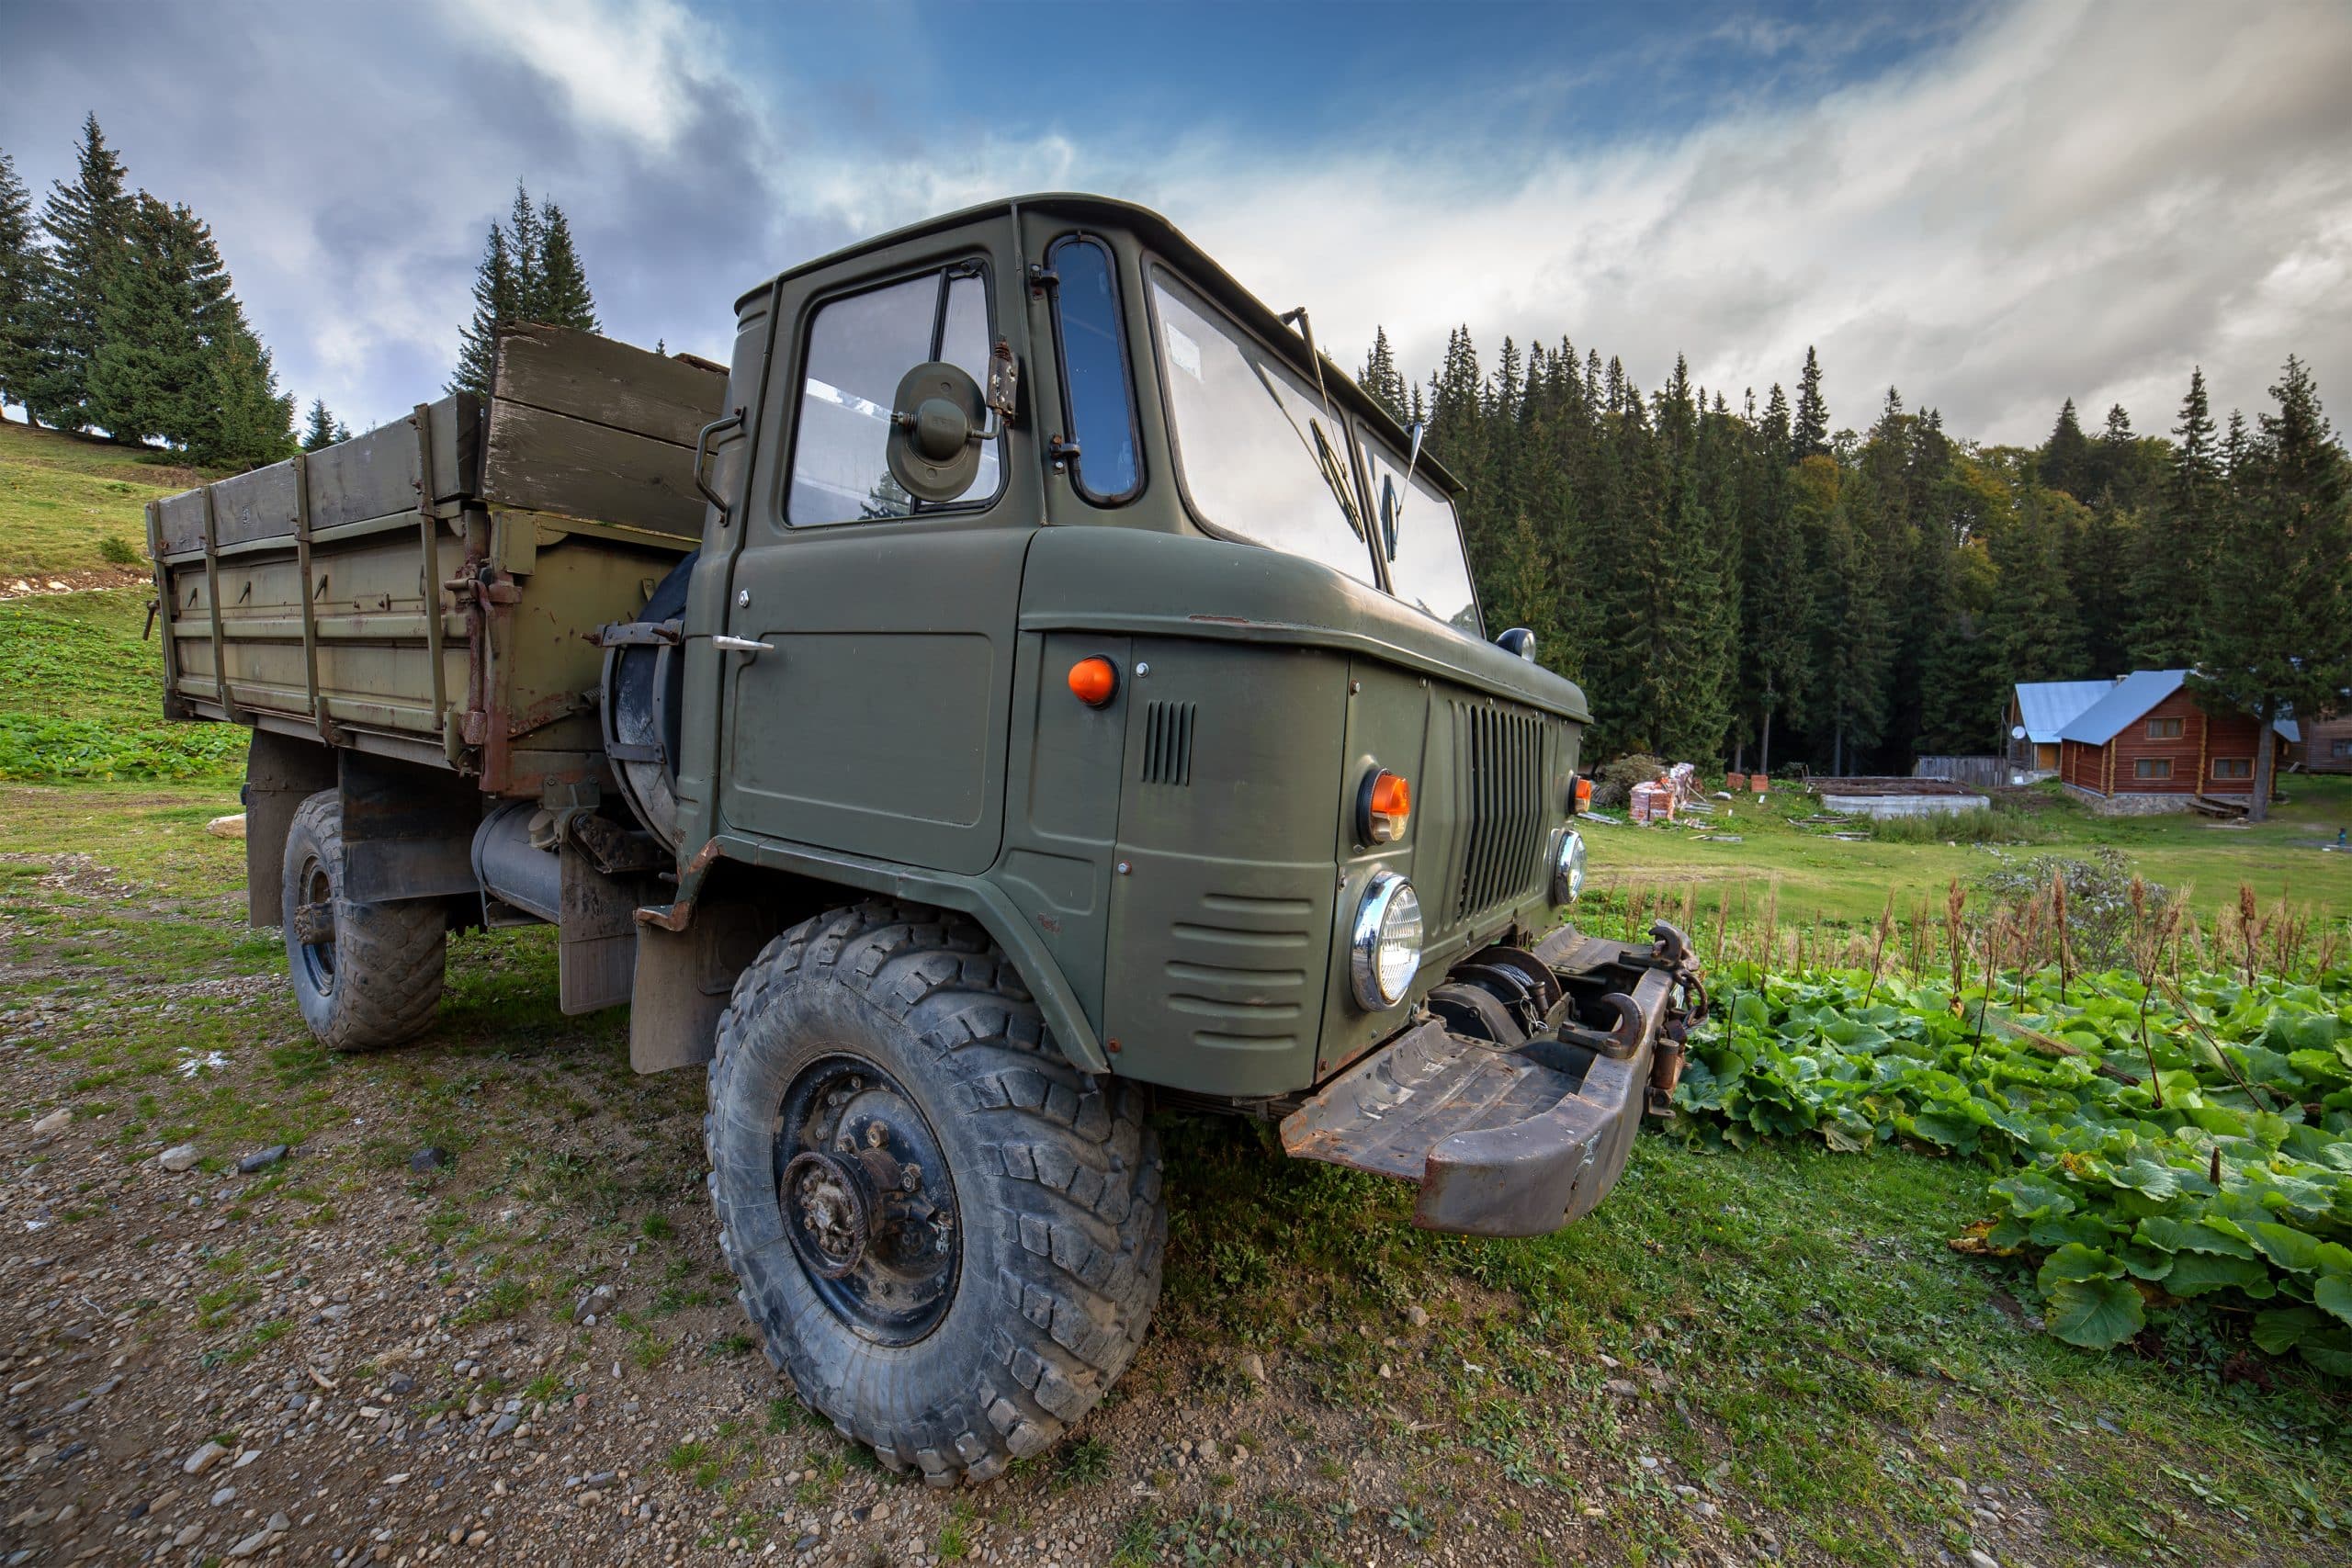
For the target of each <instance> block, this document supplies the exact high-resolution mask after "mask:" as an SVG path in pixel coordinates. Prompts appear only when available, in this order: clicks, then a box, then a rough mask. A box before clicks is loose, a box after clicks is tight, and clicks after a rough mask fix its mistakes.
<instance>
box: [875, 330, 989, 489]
mask: <svg viewBox="0 0 2352 1568" xmlns="http://www.w3.org/2000/svg"><path fill="white" fill-rule="evenodd" d="M987 423H988V405H987V401H986V400H985V399H984V398H983V397H982V396H981V394H980V384H979V383H978V381H975V380H974V379H972V377H971V373H970V372H969V371H967V370H962V369H959V368H957V367H956V366H953V365H948V364H944V363H940V362H933V363H932V364H929V365H918V366H916V367H914V368H913V369H911V370H910V371H908V372H907V374H906V377H905V378H904V379H902V380H901V381H899V391H898V395H897V396H896V397H895V398H893V399H892V400H891V402H890V439H889V442H888V445H887V446H885V447H884V449H883V455H884V459H885V461H887V462H888V465H889V468H890V477H891V478H892V479H896V480H897V481H898V483H899V489H901V490H903V491H906V492H907V493H908V494H909V495H911V496H913V497H915V498H916V499H917V500H919V501H953V500H955V499H956V497H957V496H959V495H962V494H963V493H964V492H965V491H967V490H969V489H971V488H972V480H973V479H974V478H976V477H977V476H978V473H979V471H980V446H981V442H982V439H983V437H982V435H981V431H982V429H983V428H984V427H985V426H986V424H987Z"/></svg>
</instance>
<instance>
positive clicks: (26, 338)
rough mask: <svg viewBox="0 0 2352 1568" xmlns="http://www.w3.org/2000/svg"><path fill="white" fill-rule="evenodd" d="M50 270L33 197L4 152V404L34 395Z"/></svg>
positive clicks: (0, 190)
mask: <svg viewBox="0 0 2352 1568" xmlns="http://www.w3.org/2000/svg"><path fill="white" fill-rule="evenodd" d="M48 271H49V256H48V254H47V253H46V252H44V251H42V250H41V248H40V245H39V244H38V243H35V240H34V234H33V204H32V197H31V195H30V194H29V193H28V192H27V191H26V189H25V186H24V182H23V181H21V180H19V179H18V178H17V165H16V164H15V163H14V161H12V160H11V159H10V158H9V156H8V154H7V153H6V152H0V408H5V407H6V406H7V405H8V404H10V403H22V402H26V401H27V400H28V398H29V395H30V386H31V381H32V377H33V367H34V365H35V363H36V350H37V347H38V345H39V342H40V337H39V331H38V328H37V326H36V324H35V321H34V310H35V307H36V305H37V304H38V303H39V301H40V299H41V296H42V293H43V290H44V288H46V285H47V279H48Z"/></svg>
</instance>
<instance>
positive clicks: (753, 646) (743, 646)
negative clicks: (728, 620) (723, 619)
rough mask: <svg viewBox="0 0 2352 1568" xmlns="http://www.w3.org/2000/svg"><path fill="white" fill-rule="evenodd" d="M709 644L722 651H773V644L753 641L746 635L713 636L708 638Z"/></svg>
mask: <svg viewBox="0 0 2352 1568" xmlns="http://www.w3.org/2000/svg"><path fill="white" fill-rule="evenodd" d="M710 646H711V647H713V648H715V649H718V650H720V651H721V652H723V653H774V652H775V644H774V643H772V642H753V641H752V639H751V638H750V637H724V636H721V637H712V638H711V639H710Z"/></svg>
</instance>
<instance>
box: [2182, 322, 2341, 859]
mask: <svg viewBox="0 0 2352 1568" xmlns="http://www.w3.org/2000/svg"><path fill="white" fill-rule="evenodd" d="M2270 395H2271V398H2272V399H2273V400H2274V401H2275V402H2276V403H2277V404H2278V410H2277V412H2275V413H2265V414H2264V415H2263V416H2262V423H2261V431H2260V434H2259V435H2258V436H2256V438H2255V439H2254V440H2253V441H2252V442H2251V443H2250V444H2247V445H2246V446H2245V451H2244V455H2243V457H2241V459H2240V460H2239V462H2238V463H2237V464H2236V465H2235V466H2234V467H2233V469H2232V472H2231V476H2230V479H2231V485H2230V489H2231V492H2232V493H2231V498H2230V504H2228V505H2227V506H2226V507H2224V508H2223V510H2222V527H2221V530H2220V536H2219V538H2218V539H2217V540H2216V541H2215V549H2214V555H2213V566H2212V585H2213V586H2212V601H2211V612H2210V613H2209V614H2208V615H2207V616H2206V618H2205V623H2204V635H2203V637H2202V638H2201V639H2200V640H2201V643H2202V650H2201V651H2202V657H2201V658H2200V660H2199V663H2198V675H2197V677H2196V679H2195V682H2194V685H2193V690H2195V691H2196V693H2197V694H2198V695H2199V697H2200V698H2201V699H2202V700H2204V701H2206V702H2207V703H2209V704H2211V705H2214V706H2226V707H2233V708H2236V709H2239V710H2241V711H2244V712H2247V713H2251V714H2253V715H2254V716H2256V720H2257V722H2258V723H2259V725H2260V727H2261V728H2260V734H2261V740H2260V741H2259V743H2258V744H2257V745H2256V749H2255V761H2254V781H2253V795H2252V798H2251V800H2250V802H2249V804H2248V807H2247V811H2246V816H2247V818H2248V819H2249V820H2251V821H2256V822H2259V821H2263V820H2265V819H2266V818H2267V817H2268V816H2269V814H2270V789H2271V780H2272V778H2273V777H2274V775H2275V773H2276V771H2277V750H2278V747H2277V742H2276V739H2275V737H2274V735H2273V733H2272V726H2273V725H2274V724H2275V723H2276V722H2277V721H2278V719H2279V718H2281V717H2284V716H2288V715H2289V714H2290V713H2296V712H2300V713H2302V714H2306V715H2309V714H2312V713H2316V712H2318V711H2320V709H2321V708H2322V707H2324V706H2325V705H2329V704H2331V703H2333V702H2335V700H2337V698H2338V695H2339V694H2341V693H2342V692H2343V691H2344V689H2345V688H2346V687H2347V686H2352V516H2347V507H2352V482H2347V479H2348V478H2352V476H2347V474H2346V457H2345V453H2344V448H2343V447H2342V446H2340V445H2339V444H2338V443H2337V441H2336V439H2335V431H2334V430H2333V429H2331V428H2330V426H2329V424H2328V420H2327V415H2326V412H2324V410H2323V409H2322V408H2321V407H2320V399H2319V388H2318V386H2317V384H2316V383H2314V382H2313V381H2312V376H2311V371H2310V369H2309V368H2308V367H2305V366H2304V365H2303V363H2302V362H2301V360H2300V359H2298V358H2296V357H2295V356H2293V355H2289V356H2288V359H2287V366H2286V369H2285V371H2284V373H2283V374H2282V375H2281V376H2280V378H2279V380H2278V385H2276V386H2274V387H2272V388H2271V389H2270ZM2232 423H2233V426H2234V425H2236V424H2237V423H2238V422H2237V421H2236V419H2235V417H2234V416H2233V420H2232Z"/></svg>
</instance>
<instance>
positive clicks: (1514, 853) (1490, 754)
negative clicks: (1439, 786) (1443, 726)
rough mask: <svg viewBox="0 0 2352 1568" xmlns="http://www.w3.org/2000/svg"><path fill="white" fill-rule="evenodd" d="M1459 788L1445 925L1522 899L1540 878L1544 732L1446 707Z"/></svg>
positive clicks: (1526, 720)
mask: <svg viewBox="0 0 2352 1568" xmlns="http://www.w3.org/2000/svg"><path fill="white" fill-rule="evenodd" d="M1453 732H1454V744H1455V754H1454V755H1455V773H1454V776H1455V777H1456V778H1458V779H1459V780H1461V782H1462V788H1463V803H1462V804H1463V809H1462V816H1463V818H1464V821H1465V822H1466V823H1467V825H1468V831H1467V832H1465V833H1464V835H1463V849H1462V876H1461V879H1460V881H1459V882H1458V883H1457V884H1456V890H1455V894H1454V905H1453V918H1454V919H1456V920H1462V919H1468V918H1469V917H1471V916H1473V915H1476V914H1478V913H1479V912H1481V911H1482V910H1486V909H1490V908H1494V907H1495V906H1497V905H1498V904H1502V903H1506V902H1509V901H1510V900H1513V899H1516V898H1520V897H1524V896H1525V895H1526V894H1527V893H1528V892H1529V891H1530V890H1531V889H1532V887H1533V886H1535V883H1536V882H1537V880H1538V879H1539V878H1540V877H1541V876H1542V874H1543V871H1544V867H1543V865H1542V853H1543V844H1544V829H1545V824H1546V816H1547V813H1546V810H1545V807H1546V802H1545V801H1544V724H1543V721H1542V720H1540V719H1537V718H1535V717H1532V716H1529V715H1526V714H1517V713H1511V712H1510V711H1508V710H1507V709H1503V708H1499V707H1495V706H1492V705H1487V704H1483V703H1464V702H1457V703H1455V704H1454V705H1453Z"/></svg>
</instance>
